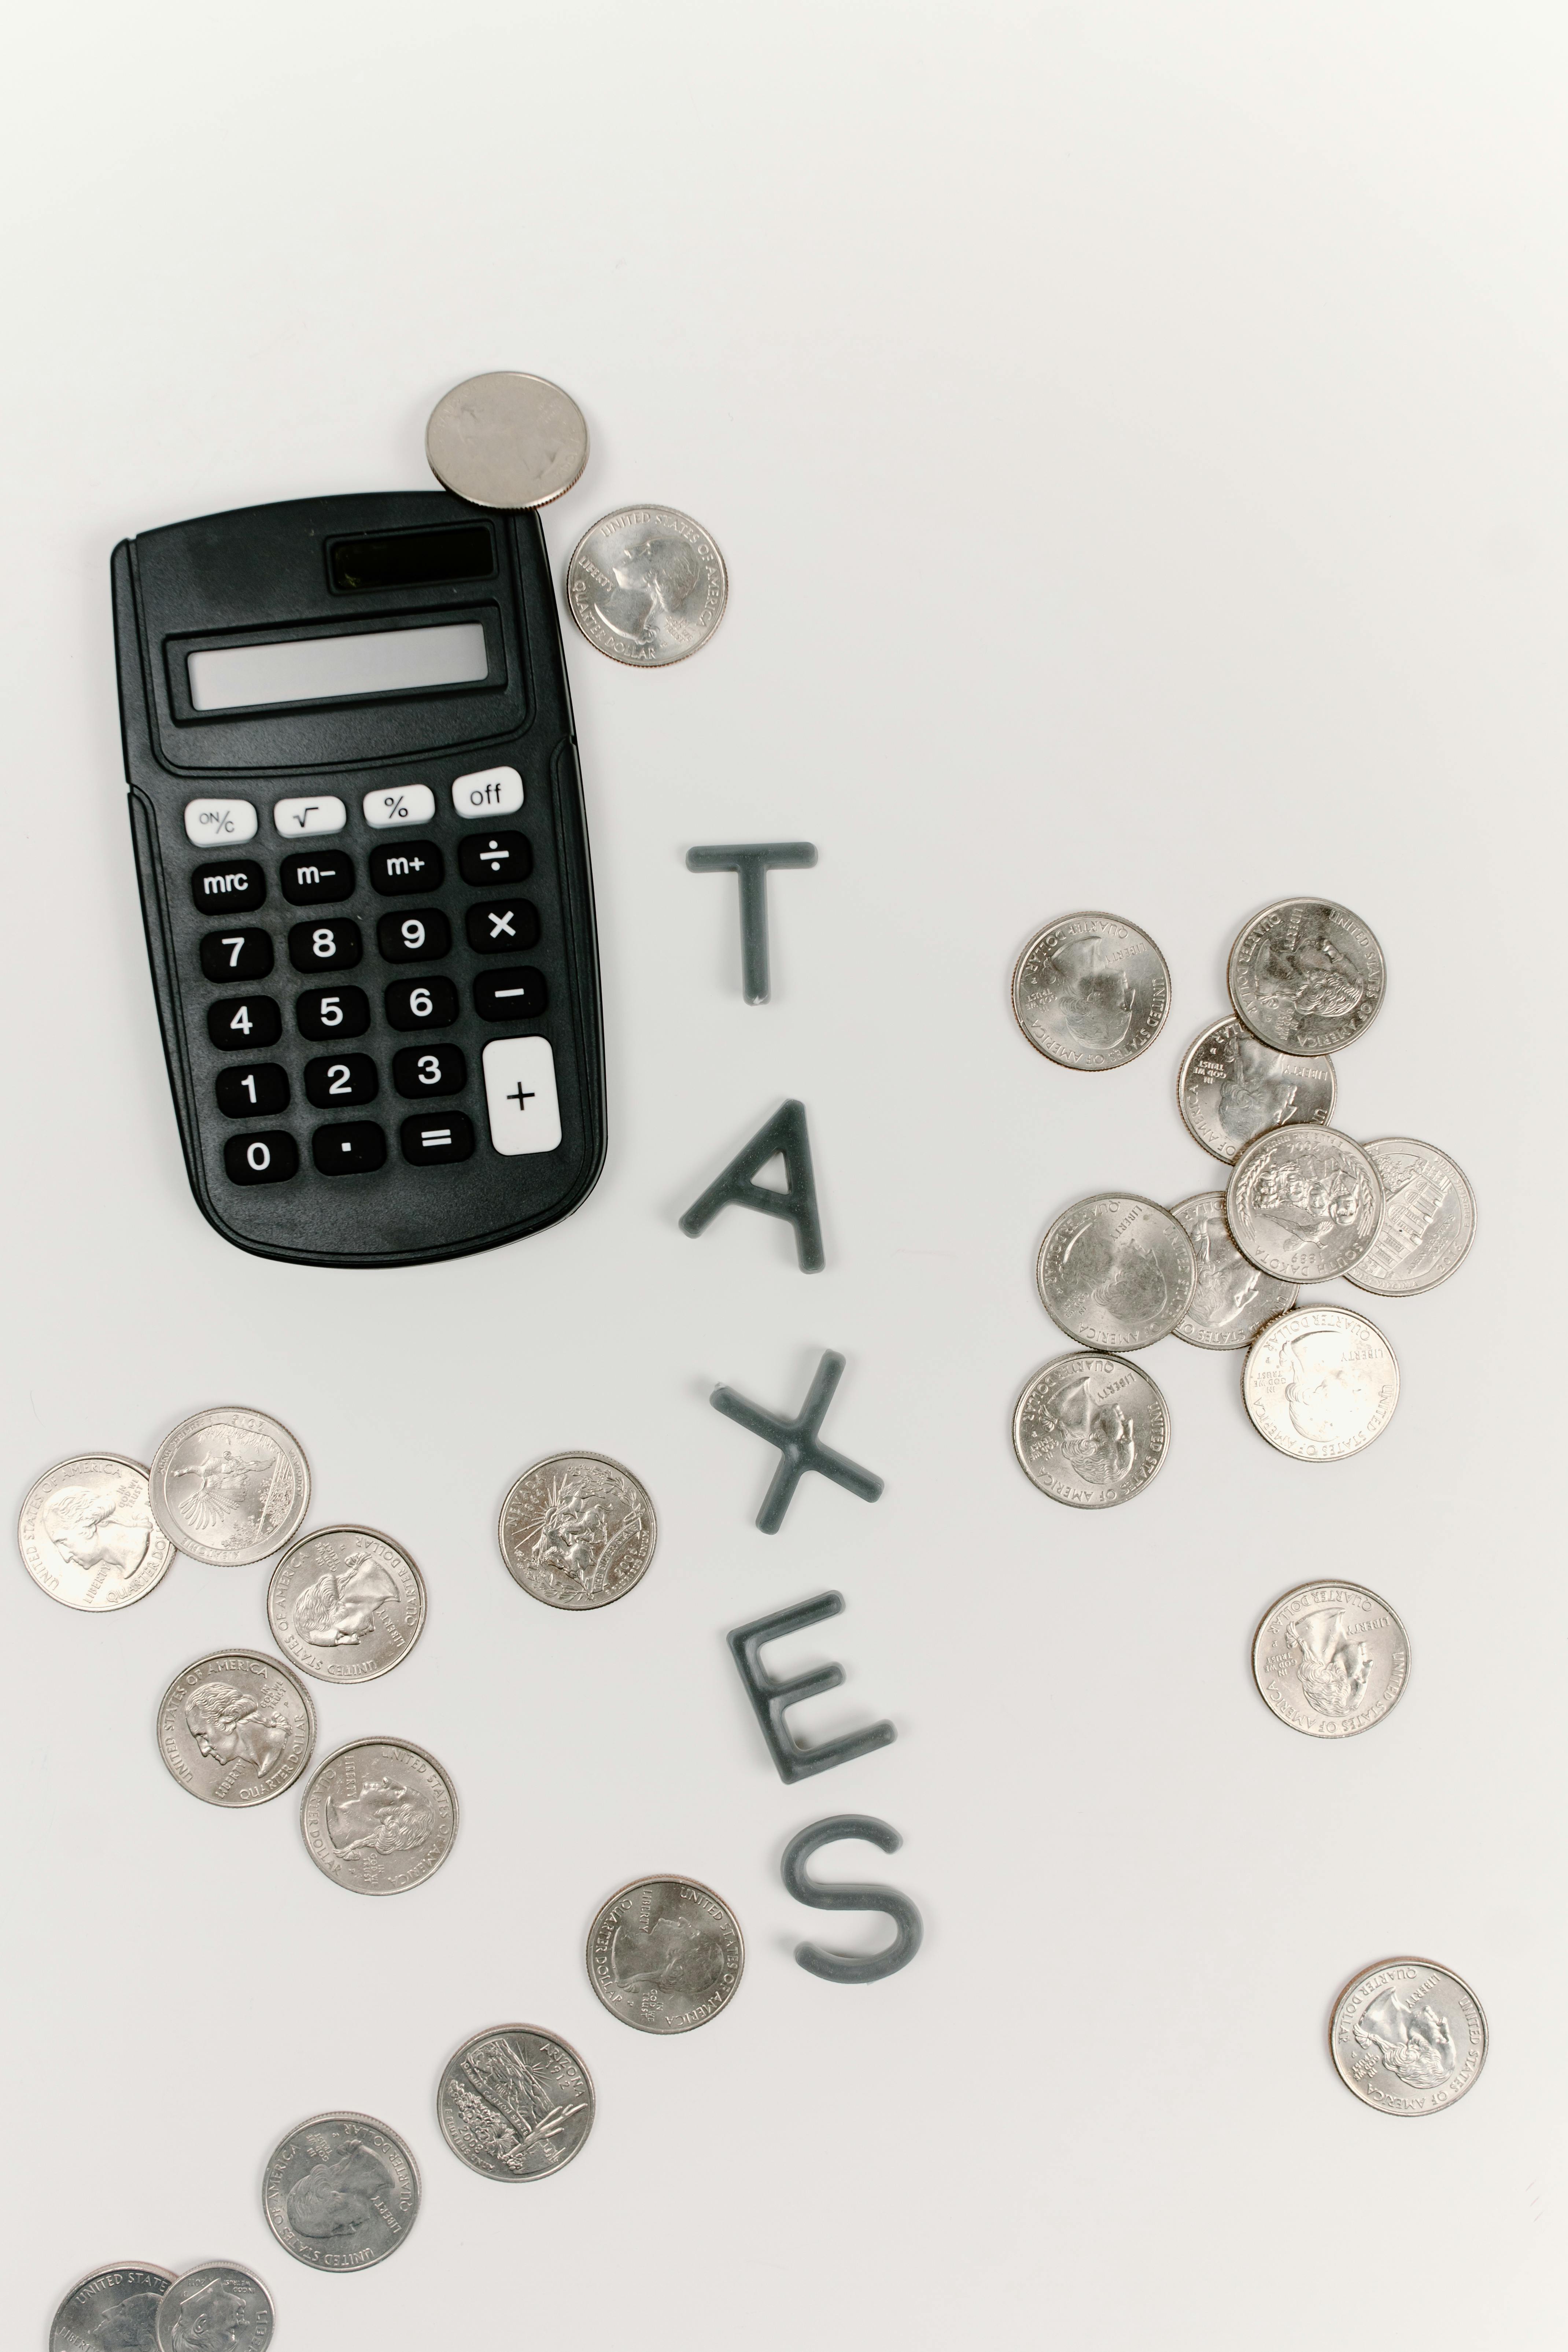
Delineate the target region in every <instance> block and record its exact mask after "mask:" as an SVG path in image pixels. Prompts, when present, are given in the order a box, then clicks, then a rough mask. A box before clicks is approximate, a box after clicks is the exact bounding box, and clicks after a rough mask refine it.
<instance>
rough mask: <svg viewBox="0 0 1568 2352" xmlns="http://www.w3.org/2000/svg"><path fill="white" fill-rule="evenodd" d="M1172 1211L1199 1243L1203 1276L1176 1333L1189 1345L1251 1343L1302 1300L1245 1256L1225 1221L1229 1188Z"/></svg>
mask: <svg viewBox="0 0 1568 2352" xmlns="http://www.w3.org/2000/svg"><path fill="white" fill-rule="evenodd" d="M1171 1214H1172V1216H1173V1217H1174V1219H1175V1220H1176V1223H1178V1224H1179V1225H1180V1226H1181V1228H1182V1231H1183V1232H1184V1234H1186V1236H1187V1239H1188V1240H1189V1241H1190V1242H1191V1244H1192V1245H1193V1257H1194V1262H1195V1264H1196V1266H1197V1279H1196V1281H1195V1282H1194V1285H1193V1298H1192V1305H1191V1306H1190V1307H1188V1308H1187V1311H1186V1313H1185V1314H1184V1316H1183V1318H1182V1319H1181V1321H1180V1322H1179V1323H1178V1324H1177V1326H1176V1333H1175V1336H1176V1338H1177V1339H1184V1340H1185V1341H1186V1343H1187V1345H1188V1347H1189V1348H1245V1347H1247V1345H1248V1344H1249V1342H1250V1341H1252V1340H1253V1339H1257V1337H1258V1333H1259V1331H1261V1330H1262V1328H1263V1326H1264V1325H1265V1324H1266V1323H1268V1322H1269V1321H1271V1320H1272V1318H1274V1317H1275V1316H1276V1315H1283V1314H1284V1312H1285V1311H1286V1309H1287V1307H1294V1306H1295V1304H1296V1286H1295V1284H1294V1283H1293V1282H1281V1281H1279V1278H1278V1276H1275V1275H1272V1274H1265V1273H1264V1272H1263V1271H1262V1269H1261V1268H1260V1267H1258V1266H1256V1265H1252V1263H1251V1262H1250V1260H1249V1259H1247V1258H1244V1257H1243V1256H1242V1255H1241V1252H1240V1251H1239V1250H1238V1249H1237V1246H1236V1244H1235V1243H1234V1242H1233V1241H1232V1240H1231V1237H1230V1227H1229V1226H1228V1225H1227V1224H1226V1221H1225V1194H1224V1193H1223V1192H1194V1193H1193V1194H1192V1196H1191V1198H1190V1199H1188V1200H1185V1201H1178V1202H1177V1203H1176V1205H1175V1207H1174V1208H1173V1210H1172V1212H1171Z"/></svg>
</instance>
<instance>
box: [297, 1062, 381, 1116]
mask: <svg viewBox="0 0 1568 2352" xmlns="http://www.w3.org/2000/svg"><path fill="white" fill-rule="evenodd" d="M380 1092H381V1072H380V1071H379V1070H378V1069H377V1068H376V1066H375V1064H374V1062H373V1061H372V1060H371V1057H370V1055H368V1054H336V1055H333V1054H323V1055H321V1056H320V1057H319V1058H318V1059H317V1060H315V1061H313V1062H307V1063H306V1065H305V1099H306V1101H307V1102H311V1103H314V1104H315V1106H316V1108H317V1109H318V1110H336V1109H338V1108H340V1106H342V1107H345V1108H346V1106H347V1105H349V1104H350V1103H367V1102H374V1100H375V1098H376V1096H377V1095H378V1094H379V1093H380Z"/></svg>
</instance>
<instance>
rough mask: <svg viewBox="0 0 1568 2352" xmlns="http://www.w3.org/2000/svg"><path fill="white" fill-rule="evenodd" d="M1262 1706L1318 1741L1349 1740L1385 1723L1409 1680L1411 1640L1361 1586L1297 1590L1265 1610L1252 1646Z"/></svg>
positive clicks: (1303, 1586)
mask: <svg viewBox="0 0 1568 2352" xmlns="http://www.w3.org/2000/svg"><path fill="white" fill-rule="evenodd" d="M1252 1672H1253V1676H1254V1679H1255V1680H1256V1682H1257V1684H1258V1690H1259V1692H1260V1693H1261V1695H1262V1697H1263V1702H1264V1704H1265V1706H1267V1707H1268V1709H1269V1711H1270V1713H1271V1714H1274V1715H1277V1716H1278V1717H1279V1720H1280V1722H1281V1723H1288V1724H1289V1727H1290V1728H1291V1730H1292V1731H1304V1732H1306V1733H1308V1734H1309V1736H1310V1738H1313V1739H1348V1738H1350V1737H1351V1735H1352V1733H1354V1732H1357V1731H1370V1730H1371V1728H1372V1727H1373V1724H1374V1723H1381V1722H1382V1721H1383V1718H1384V1716H1385V1715H1386V1714H1387V1713H1388V1710H1389V1708H1390V1707H1391V1706H1393V1705H1394V1701H1395V1699H1396V1698H1398V1696H1399V1695H1400V1693H1401V1692H1402V1691H1403V1690H1404V1688H1405V1683H1406V1681H1407V1680H1408V1678H1409V1675H1410V1637H1409V1635H1408V1634H1407V1633H1405V1628H1404V1626H1403V1625H1402V1624H1401V1623H1400V1622H1399V1619H1398V1616H1397V1615H1396V1614H1395V1612H1394V1610H1392V1609H1391V1608H1390V1607H1389V1605H1388V1603H1387V1601H1380V1600H1379V1598H1378V1596H1377V1594H1376V1593H1375V1592H1369V1591H1367V1589H1366V1587H1365V1586H1364V1585H1362V1584H1299V1585H1298V1586H1297V1587H1296V1589H1295V1591H1293V1592H1287V1593H1285V1594H1284V1595H1283V1596H1282V1598H1281V1599H1279V1601H1276V1602H1275V1603H1274V1606H1273V1608H1272V1609H1270V1610H1268V1612H1266V1613H1265V1615H1264V1618H1263V1622H1262V1623H1261V1624H1260V1625H1259V1626H1258V1632H1257V1633H1256V1634H1255V1635H1254V1637H1253V1643H1252Z"/></svg>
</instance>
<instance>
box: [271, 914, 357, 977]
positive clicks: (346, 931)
mask: <svg viewBox="0 0 1568 2352" xmlns="http://www.w3.org/2000/svg"><path fill="white" fill-rule="evenodd" d="M363 952H364V948H363V942H362V940H361V939H360V935H359V925H358V924H357V923H356V922H354V921H353V919H352V918H351V917H350V916H348V915H339V916H338V917H337V919H336V920H335V921H332V922H328V923H296V924H295V925H294V927H293V929H291V930H290V931H289V962H290V963H291V964H292V965H293V967H294V969H295V971H351V970H352V969H353V966H354V965H355V964H356V963H358V961H359V960H360V957H361V956H362V955H363Z"/></svg>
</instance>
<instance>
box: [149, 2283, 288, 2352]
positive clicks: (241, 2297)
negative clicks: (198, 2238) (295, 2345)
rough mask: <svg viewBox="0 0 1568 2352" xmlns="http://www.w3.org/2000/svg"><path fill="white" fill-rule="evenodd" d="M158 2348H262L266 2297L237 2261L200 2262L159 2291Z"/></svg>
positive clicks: (176, 2351) (240, 2351)
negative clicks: (161, 2295)
mask: <svg viewBox="0 0 1568 2352" xmlns="http://www.w3.org/2000/svg"><path fill="white" fill-rule="evenodd" d="M155 2340H156V2343H157V2347H158V2352H219V2347H221V2352H267V2347H268V2345H269V2344H270V2343H271V2341H272V2297H271V2296H270V2295H269V2294H268V2292H267V2289H266V2288H265V2287H264V2286H263V2285H262V2284H261V2281H260V2280H259V2279H258V2277H257V2275H256V2273H255V2272H254V2271H247V2269H246V2267H245V2265H244V2263H202V2264H201V2266H200V2268H199V2269H197V2270H192V2271H186V2272H184V2273H183V2275H182V2276H181V2277H179V2278H177V2279H176V2280H175V2281H174V2285H173V2286H171V2287H168V2288H166V2289H165V2291H164V2294H163V2301H162V2303H160V2305H158V2332H157V2336H156V2339H155Z"/></svg>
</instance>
